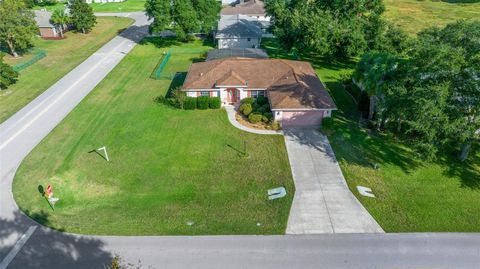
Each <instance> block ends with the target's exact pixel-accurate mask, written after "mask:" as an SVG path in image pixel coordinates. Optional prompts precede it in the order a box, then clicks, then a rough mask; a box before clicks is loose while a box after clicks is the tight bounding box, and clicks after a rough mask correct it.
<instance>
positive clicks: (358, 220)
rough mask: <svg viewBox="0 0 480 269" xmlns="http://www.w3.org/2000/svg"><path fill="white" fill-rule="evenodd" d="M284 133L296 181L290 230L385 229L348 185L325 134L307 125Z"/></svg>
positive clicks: (376, 230) (295, 231)
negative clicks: (307, 127)
mask: <svg viewBox="0 0 480 269" xmlns="http://www.w3.org/2000/svg"><path fill="white" fill-rule="evenodd" d="M284 135H285V145H286V147H287V151H288V159H289V161H290V166H291V167H292V174H293V180H294V181H295V196H294V198H293V204H292V208H291V209H290V216H289V218H288V224H287V234H318V233H383V230H382V228H381V227H380V226H379V225H378V223H377V222H376V221H375V220H374V219H373V217H372V216H371V215H370V214H369V213H368V211H367V210H366V209H365V208H364V207H363V206H362V204H361V203H360V202H359V201H358V200H357V198H355V196H354V195H353V194H352V193H351V192H350V190H349V189H348V186H347V183H346V181H345V179H344V177H343V174H342V171H341V170H340V167H339V165H338V163H337V160H336V158H335V154H334V153H333V150H332V148H331V146H330V143H329V142H328V139H327V137H326V136H324V135H322V134H320V133H319V132H318V131H316V130H313V129H306V128H299V129H286V130H284Z"/></svg>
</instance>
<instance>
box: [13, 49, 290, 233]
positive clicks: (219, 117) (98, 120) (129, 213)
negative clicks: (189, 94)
mask: <svg viewBox="0 0 480 269" xmlns="http://www.w3.org/2000/svg"><path fill="white" fill-rule="evenodd" d="M171 46H180V47H183V48H188V47H190V48H196V49H198V48H203V49H204V50H205V51H206V50H208V49H210V47H207V46H203V45H202V44H201V42H195V43H190V44H176V42H173V41H169V42H165V43H158V42H155V44H153V43H150V42H147V43H145V44H143V45H138V46H137V47H135V48H134V50H133V51H132V52H131V53H130V54H129V55H127V56H126V57H125V59H124V60H123V61H122V62H121V63H120V64H119V65H118V66H117V67H116V68H115V69H114V70H113V71H112V72H111V73H110V74H109V75H108V76H107V78H106V79H104V80H103V81H102V82H101V83H100V84H99V85H98V87H97V88H96V89H95V90H94V91H93V92H92V93H91V94H90V95H89V96H87V98H86V99H85V100H83V101H82V102H81V103H80V104H79V106H77V107H76V108H75V110H74V111H73V112H72V113H70V115H68V117H67V118H66V119H65V120H64V121H63V122H62V123H61V124H60V125H59V126H58V127H57V128H55V129H54V131H53V132H52V133H51V134H50V135H49V136H48V137H47V138H46V139H44V141H43V142H42V143H41V144H40V145H39V146H38V147H37V148H36V149H35V150H34V151H33V152H32V153H31V154H30V155H29V156H28V157H27V158H26V160H25V161H24V162H23V163H22V165H21V167H20V168H19V170H18V172H17V174H16V177H15V179H14V183H13V192H14V196H15V199H16V201H17V203H18V205H19V206H20V208H21V209H22V210H24V211H26V212H27V211H28V214H29V215H30V216H36V219H37V220H38V221H40V222H42V223H44V224H47V225H49V226H51V227H54V228H56V229H62V230H66V231H69V232H75V233H85V234H110V235H179V234H184V235H198V234H282V233H284V231H285V228H286V222H287V218H288V214H289V210H290V205H291V200H292V198H293V193H294V185H293V181H292V176H291V172H290V165H289V162H288V158H287V154H286V149H285V145H284V140H283V137H282V136H262V135H255V134H250V133H246V132H243V131H241V130H238V129H236V128H235V127H233V126H232V125H231V124H230V123H229V121H228V119H227V115H226V112H225V111H224V110H223V109H222V110H203V111H201V110H196V111H184V110H177V109H174V108H170V107H167V106H165V105H162V104H157V103H155V101H154V100H155V98H156V97H158V96H161V95H165V93H166V91H167V89H168V88H169V85H170V84H171V81H170V80H153V79H150V78H149V77H150V74H151V72H152V71H153V69H154V68H155V66H156V65H157V63H158V60H159V59H160V58H161V56H162V54H163V52H164V51H166V50H168V47H171ZM202 54H203V53H197V54H194V53H190V54H175V53H174V54H172V57H171V58H170V60H169V63H168V66H169V68H170V70H173V69H176V71H177V72H185V71H187V70H188V68H189V66H190V64H191V62H192V60H198V58H199V57H200V56H201V55H202ZM244 142H246V145H247V152H248V157H244V156H243V155H242V154H240V153H241V152H243V145H244ZM103 145H105V146H107V149H108V154H109V157H110V159H111V161H110V162H106V161H105V160H104V159H103V158H102V157H101V156H100V155H98V154H96V153H89V152H90V151H91V150H92V149H96V148H99V147H101V146H103ZM239 152H240V153H239ZM49 183H50V184H52V185H53V189H54V193H55V196H58V197H59V198H60V201H59V202H58V204H57V205H56V208H55V211H53V210H52V209H50V208H49V205H48V204H47V202H46V200H45V199H44V198H43V197H42V196H41V194H40V193H39V191H38V186H39V185H41V186H43V187H44V188H46V186H47V184H49ZM282 185H283V186H285V187H286V188H287V191H288V195H287V197H285V198H283V199H280V200H276V201H268V200H267V196H266V191H267V189H269V188H272V187H278V186H282ZM189 221H192V222H194V224H193V225H191V226H189V225H187V222H189ZM257 223H260V225H259V226H257Z"/></svg>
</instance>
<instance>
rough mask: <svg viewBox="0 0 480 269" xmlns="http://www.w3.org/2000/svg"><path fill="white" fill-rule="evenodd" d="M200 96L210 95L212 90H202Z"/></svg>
mask: <svg viewBox="0 0 480 269" xmlns="http://www.w3.org/2000/svg"><path fill="white" fill-rule="evenodd" d="M200 96H210V92H207V91H201V92H200Z"/></svg>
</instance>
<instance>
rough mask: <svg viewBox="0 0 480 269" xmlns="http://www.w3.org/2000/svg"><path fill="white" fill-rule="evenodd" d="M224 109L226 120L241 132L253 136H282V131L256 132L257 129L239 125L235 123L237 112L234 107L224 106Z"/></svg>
mask: <svg viewBox="0 0 480 269" xmlns="http://www.w3.org/2000/svg"><path fill="white" fill-rule="evenodd" d="M224 107H225V110H226V111H227V114H228V120H229V121H230V123H231V124H232V125H233V126H235V127H237V128H238V129H240V130H243V131H245V132H249V133H254V134H265V135H281V134H283V133H282V131H273V130H258V129H253V128H249V127H247V126H244V125H242V124H240V123H239V122H238V121H237V119H236V118H235V115H236V114H237V111H235V107H234V106H224Z"/></svg>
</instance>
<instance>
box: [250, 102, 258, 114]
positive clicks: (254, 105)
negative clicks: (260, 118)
mask: <svg viewBox="0 0 480 269" xmlns="http://www.w3.org/2000/svg"><path fill="white" fill-rule="evenodd" d="M259 108H260V105H259V104H258V103H257V102H254V103H253V104H252V111H253V112H257V111H258V109H259Z"/></svg>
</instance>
